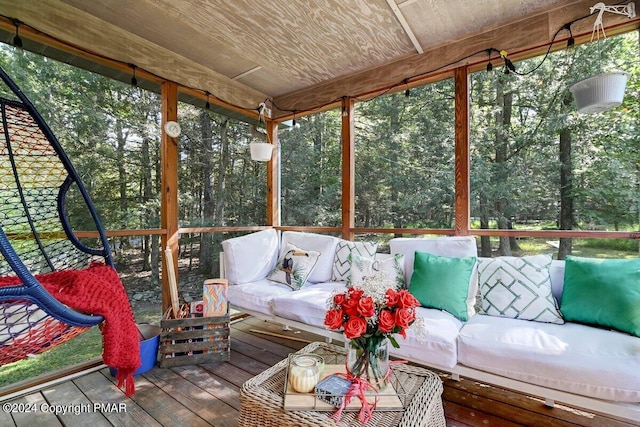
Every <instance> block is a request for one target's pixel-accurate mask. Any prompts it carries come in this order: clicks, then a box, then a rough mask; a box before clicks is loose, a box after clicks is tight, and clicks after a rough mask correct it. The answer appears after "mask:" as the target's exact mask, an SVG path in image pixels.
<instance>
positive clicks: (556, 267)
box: [549, 259, 564, 306]
mask: <svg viewBox="0 0 640 427" xmlns="http://www.w3.org/2000/svg"><path fill="white" fill-rule="evenodd" d="M549 275H550V276H551V293H552V294H553V297H554V298H555V299H556V301H558V306H559V305H560V301H561V300H562V288H563V287H564V261H559V260H557V259H554V260H553V261H551V267H549Z"/></svg>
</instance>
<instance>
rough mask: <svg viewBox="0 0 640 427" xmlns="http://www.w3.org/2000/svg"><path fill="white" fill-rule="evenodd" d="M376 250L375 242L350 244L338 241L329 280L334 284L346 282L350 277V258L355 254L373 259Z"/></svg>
mask: <svg viewBox="0 0 640 427" xmlns="http://www.w3.org/2000/svg"><path fill="white" fill-rule="evenodd" d="M377 250H378V244H377V243H376V242H351V241H349V240H340V241H339V242H338V246H337V247H336V254H335V256H334V257H333V272H332V276H331V280H335V281H336V282H348V281H349V276H351V257H350V255H352V254H355V255H359V256H363V257H368V258H373V257H374V256H375V255H376V251H377Z"/></svg>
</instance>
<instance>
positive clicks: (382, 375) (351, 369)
mask: <svg viewBox="0 0 640 427" xmlns="http://www.w3.org/2000/svg"><path fill="white" fill-rule="evenodd" d="M345 348H346V350H347V356H346V368H347V373H348V374H350V375H351V376H353V377H357V378H361V379H365V380H367V381H368V382H369V384H371V385H372V386H373V387H375V388H376V389H377V390H382V389H383V388H385V387H386V386H387V384H388V382H389V376H388V371H389V340H388V339H387V338H386V337H369V338H355V339H352V340H346V342H345Z"/></svg>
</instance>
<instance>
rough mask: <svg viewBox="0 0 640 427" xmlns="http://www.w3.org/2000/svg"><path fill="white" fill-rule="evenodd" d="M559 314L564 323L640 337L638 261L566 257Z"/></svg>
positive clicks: (639, 266) (639, 260) (639, 272)
mask: <svg viewBox="0 0 640 427" xmlns="http://www.w3.org/2000/svg"><path fill="white" fill-rule="evenodd" d="M560 311H561V312H562V315H563V316H564V318H565V320H567V321H573V322H579V323H589V324H594V325H600V326H606V327H610V328H614V329H617V330H619V331H623V332H627V333H630V334H632V335H635V336H637V337H640V258H632V259H595V258H581V257H575V256H567V259H566V262H565V268H564V287H563V290H562V303H561V305H560Z"/></svg>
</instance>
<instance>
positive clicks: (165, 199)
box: [160, 82, 178, 313]
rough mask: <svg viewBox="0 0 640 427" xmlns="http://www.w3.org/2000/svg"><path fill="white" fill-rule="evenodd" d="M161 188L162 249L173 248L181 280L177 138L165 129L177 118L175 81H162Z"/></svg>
mask: <svg viewBox="0 0 640 427" xmlns="http://www.w3.org/2000/svg"><path fill="white" fill-rule="evenodd" d="M161 95H162V112H161V114H162V139H161V148H160V151H161V164H162V191H161V195H160V197H161V201H160V204H161V207H160V210H161V215H160V222H161V227H162V228H164V229H165V230H166V234H164V235H163V236H162V240H161V241H162V250H163V251H164V250H166V249H167V248H169V249H171V253H172V255H173V256H172V258H173V263H174V270H175V272H176V281H177V280H178V140H177V138H171V137H170V136H169V135H167V133H166V132H165V131H164V125H165V123H167V122H168V121H177V120H178V85H177V84H176V83H173V82H164V83H163V84H162V94H161ZM166 262H167V261H166V257H162V312H163V313H164V312H165V311H166V310H167V308H169V307H170V306H171V292H170V285H169V276H168V275H167V274H166V272H167V271H169V269H168V268H167V264H166Z"/></svg>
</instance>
